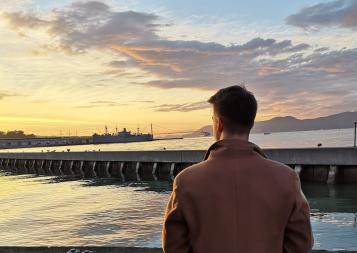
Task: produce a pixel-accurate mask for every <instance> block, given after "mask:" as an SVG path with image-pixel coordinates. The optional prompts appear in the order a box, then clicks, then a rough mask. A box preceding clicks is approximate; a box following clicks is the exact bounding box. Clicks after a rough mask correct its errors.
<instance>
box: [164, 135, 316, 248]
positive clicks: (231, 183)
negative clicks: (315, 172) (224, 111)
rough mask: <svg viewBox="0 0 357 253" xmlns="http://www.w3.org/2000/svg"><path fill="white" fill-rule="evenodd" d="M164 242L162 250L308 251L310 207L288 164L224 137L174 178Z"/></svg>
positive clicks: (247, 144)
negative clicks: (200, 158)
mask: <svg viewBox="0 0 357 253" xmlns="http://www.w3.org/2000/svg"><path fill="white" fill-rule="evenodd" d="M162 240H163V250H164V252H166V253H186V252H187V253H188V252H192V253H220V252H222V253H233V252H234V253H263V252H264V253H281V252H284V253H307V252H310V251H311V248H312V245H313V236H312V232H311V224H310V209H309V205H308V203H307V201H306V198H305V196H304V194H303V193H302V191H301V187H300V181H299V177H298V176H297V174H296V173H295V172H294V171H293V170H292V169H291V168H289V167H287V166H285V165H283V164H281V163H278V162H275V161H272V160H269V159H267V158H266V157H265V156H264V154H263V152H262V151H261V150H260V149H259V148H258V147H257V146H256V145H254V144H253V143H250V142H248V141H242V140H237V139H225V140H221V141H218V142H216V143H214V144H213V145H212V146H211V147H210V148H209V150H208V151H207V154H206V157H205V160H204V161H202V162H200V163H198V164H195V165H193V166H191V167H189V168H187V169H185V170H184V171H182V172H181V173H179V175H177V177H176V178H175V181H174V185H173V192H172V194H171V197H170V200H169V203H168V205H167V209H166V213H165V222H164V226H163V233H162Z"/></svg>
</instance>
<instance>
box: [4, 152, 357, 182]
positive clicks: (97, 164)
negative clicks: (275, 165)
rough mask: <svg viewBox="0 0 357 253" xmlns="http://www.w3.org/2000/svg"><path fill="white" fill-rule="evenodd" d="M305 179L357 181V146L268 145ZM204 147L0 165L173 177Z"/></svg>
mask: <svg viewBox="0 0 357 253" xmlns="http://www.w3.org/2000/svg"><path fill="white" fill-rule="evenodd" d="M264 152H265V153H266V155H267V156H268V157H269V158H270V159H273V160H276V161H279V162H281V163H284V164H287V165H289V166H290V167H291V168H292V169H294V170H295V171H296V172H297V173H298V174H299V175H300V177H301V179H302V181H311V182H328V183H357V148H299V149H265V150H264ZM204 154H205V151H203V150H194V151H190V150H176V151H101V152H100V151H97V152H37V153H0V168H1V169H4V170H8V171H12V172H13V173H17V174H40V175H41V174H43V175H75V176H81V177H84V178H91V177H115V178H121V179H122V180H130V181H131V180H136V181H141V180H172V179H173V178H174V177H175V176H176V175H177V173H179V172H180V171H181V170H183V169H185V168H186V167H188V166H190V165H192V164H194V163H197V162H200V161H202V159H203V157H204Z"/></svg>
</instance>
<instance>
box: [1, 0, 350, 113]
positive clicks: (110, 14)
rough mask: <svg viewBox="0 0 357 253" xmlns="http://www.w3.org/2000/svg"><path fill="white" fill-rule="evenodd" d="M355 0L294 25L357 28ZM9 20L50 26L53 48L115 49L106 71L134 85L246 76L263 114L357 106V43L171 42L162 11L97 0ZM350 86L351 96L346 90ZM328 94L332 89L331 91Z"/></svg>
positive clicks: (192, 85) (193, 83) (182, 107)
mask: <svg viewBox="0 0 357 253" xmlns="http://www.w3.org/2000/svg"><path fill="white" fill-rule="evenodd" d="M354 3H355V1H353V2H352V1H341V0H340V1H335V2H330V3H326V4H325V3H324V4H319V5H316V6H313V7H308V8H305V9H303V10H301V11H300V12H299V13H298V14H295V16H294V15H292V16H290V17H289V18H288V22H289V23H290V24H294V25H298V26H302V27H304V26H305V25H310V24H311V25H314V26H315V25H317V24H318V25H320V24H321V25H322V24H327V23H330V24H334V25H344V26H347V25H348V26H349V27H353V26H352V25H353V22H352V21H353V20H355V19H353V18H351V17H353V16H351V15H350V14H349V13H350V12H349V11H347V10H351V9H352V8H354V7H353V6H355V4H354ZM338 6H340V7H341V8H339V7H338ZM327 10H329V11H327ZM337 10H339V11H337ZM337 12H338V13H344V16H343V15H342V14H341V15H340V16H338V15H333V13H337ZM304 13H310V14H311V15H309V16H308V17H309V18H305V19H304V18H301V19H299V17H300V16H301V17H304V15H303V14H304ZM315 14H316V15H315ZM327 14H329V15H331V16H335V18H326V20H327V21H326V20H325V21H323V20H324V19H323V18H321V21H319V22H317V20H320V19H318V18H317V17H323V16H324V15H327ZM345 14H346V15H345ZM347 14H348V15H347ZM306 15H307V14H306ZM337 16H338V17H342V16H343V17H345V16H346V17H350V18H347V19H345V18H343V19H342V18H336V17H337ZM3 17H4V18H5V19H6V20H7V21H8V23H9V26H10V27H11V29H15V30H17V32H18V31H21V32H22V33H24V34H26V33H27V32H28V33H30V32H31V31H32V30H37V29H38V30H43V31H45V32H46V33H47V34H48V36H50V37H51V39H50V40H49V42H47V47H46V48H47V49H48V50H51V49H54V50H59V51H63V52H67V53H86V52H88V51H89V50H93V49H94V50H100V51H104V52H108V55H110V56H112V57H113V60H111V61H109V62H107V63H106V65H105V67H106V68H108V69H107V71H106V72H105V73H106V75H108V76H114V77H116V76H124V75H125V77H126V78H127V79H128V80H129V81H128V82H131V84H135V85H142V86H147V87H157V88H160V89H172V88H188V89H198V90H212V91H213V90H216V89H218V88H221V87H225V86H228V85H233V84H237V83H241V82H242V81H244V82H245V83H246V86H247V88H248V89H250V90H252V91H253V92H254V93H255V94H256V95H257V96H258V99H259V101H260V104H261V106H260V108H261V109H260V110H261V111H264V112H268V111H269V110H270V111H272V110H275V111H277V112H279V113H281V114H283V113H286V112H288V111H287V110H294V111H297V112H299V110H300V111H301V108H304V110H303V111H301V113H306V112H307V111H308V109H307V108H311V110H313V111H309V113H316V114H320V111H323V110H324V108H327V107H329V106H331V104H333V105H335V108H339V105H342V104H344V105H346V107H345V108H346V110H350V109H353V107H354V108H355V107H357V88H356V85H355V84H356V83H357V72H356V69H357V48H343V49H338V50H334V49H329V48H324V47H318V46H312V45H309V44H306V43H294V42H293V41H291V40H281V41H278V40H276V39H274V38H259V37H258V38H254V39H252V40H250V41H247V42H246V43H243V44H232V45H223V44H220V43H217V42H202V41H188V40H171V39H167V38H165V37H161V36H159V35H158V34H159V33H158V31H159V30H160V29H162V28H163V27H165V26H166V24H162V23H161V19H160V17H158V16H157V15H155V14H150V13H141V12H133V11H124V12H119V11H115V10H113V9H112V8H110V6H108V5H107V4H105V3H102V2H96V1H90V2H75V3H72V4H71V5H69V6H67V7H64V8H62V9H54V10H52V11H51V12H50V13H48V14H47V15H46V14H41V15H40V14H36V13H16V12H13V13H11V12H8V13H6V15H5V16H3ZM298 20H301V22H300V23H299V22H298ZM337 20H340V21H337ZM341 20H343V22H342V21H341ZM346 20H349V21H348V22H347V21H346ZM27 21H28V22H27ZM302 21H303V22H302ZM139 76H141V77H140V78H139ZM345 90H348V91H350V94H351V95H346V94H343V93H341V91H345ZM327 91H333V92H332V93H329V94H327V93H326V92H327ZM341 94H342V95H341ZM306 97H309V99H308V98H306ZM299 101H301V102H299ZM99 102H100V101H99ZM104 102H105V103H104ZM117 105H118V104H116V103H111V102H110V101H101V103H98V101H97V103H90V104H88V105H83V106H80V107H81V108H92V107H99V106H117ZM205 106H207V105H205V103H203V102H196V103H186V104H163V105H160V106H158V107H155V108H154V109H155V110H157V111H192V110H200V109H204V108H206V107H205ZM77 108H78V107H77ZM330 110H331V108H330Z"/></svg>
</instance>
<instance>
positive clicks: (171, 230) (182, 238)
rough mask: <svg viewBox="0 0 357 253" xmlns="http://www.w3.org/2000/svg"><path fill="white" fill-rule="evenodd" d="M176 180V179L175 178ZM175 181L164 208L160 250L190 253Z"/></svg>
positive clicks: (185, 224)
mask: <svg viewBox="0 0 357 253" xmlns="http://www.w3.org/2000/svg"><path fill="white" fill-rule="evenodd" d="M176 179H177V178H176ZM176 179H175V181H174V183H173V191H172V193H171V196H170V199H169V202H168V204H167V207H166V212H165V221H164V225H163V229H162V248H163V251H164V252H165V253H190V252H192V250H191V245H190V239H189V231H188V227H187V223H186V220H185V217H184V215H183V212H182V206H181V204H182V203H181V202H180V201H179V195H178V186H177V182H176Z"/></svg>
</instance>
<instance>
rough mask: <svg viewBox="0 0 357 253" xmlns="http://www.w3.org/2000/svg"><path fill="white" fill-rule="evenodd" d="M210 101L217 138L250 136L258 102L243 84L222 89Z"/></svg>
mask: <svg viewBox="0 0 357 253" xmlns="http://www.w3.org/2000/svg"><path fill="white" fill-rule="evenodd" d="M208 102H209V103H210V104H212V105H213V132H214V136H215V138H216V140H219V139H221V135H222V133H223V134H224V135H226V136H249V133H250V130H251V129H252V127H253V125H254V119H255V116H256V114H257V109H258V104H257V101H256V99H255V97H254V95H253V94H252V93H251V92H249V91H248V90H247V89H246V88H245V87H243V86H238V85H234V86H230V87H227V88H223V89H220V90H219V91H217V93H216V94H214V95H213V96H212V97H211V98H210V99H209V100H208Z"/></svg>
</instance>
